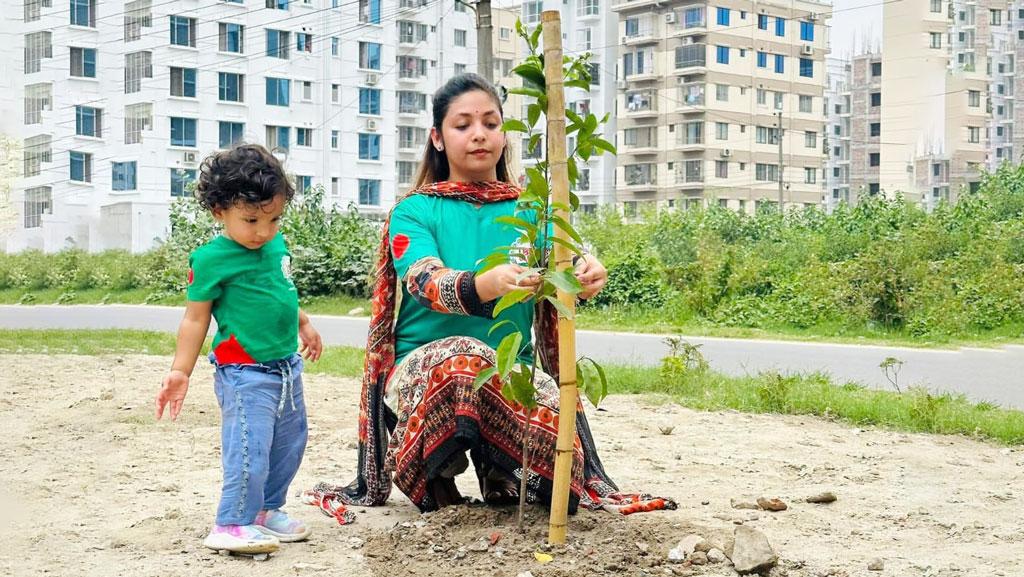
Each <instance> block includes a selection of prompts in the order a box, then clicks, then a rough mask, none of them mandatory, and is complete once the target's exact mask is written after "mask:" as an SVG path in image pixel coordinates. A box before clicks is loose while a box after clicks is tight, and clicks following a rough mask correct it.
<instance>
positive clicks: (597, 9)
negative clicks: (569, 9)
mask: <svg viewBox="0 0 1024 577" xmlns="http://www.w3.org/2000/svg"><path fill="white" fill-rule="evenodd" d="M600 13H601V2H600V1H599V0H579V2H578V3H577V5H576V15H577V16H597V15H599V14H600Z"/></svg>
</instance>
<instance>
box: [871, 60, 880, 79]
mask: <svg viewBox="0 0 1024 577" xmlns="http://www.w3.org/2000/svg"><path fill="white" fill-rule="evenodd" d="M881 75H882V63H881V62H872V63H871V77H872V78H878V77H879V76H881Z"/></svg>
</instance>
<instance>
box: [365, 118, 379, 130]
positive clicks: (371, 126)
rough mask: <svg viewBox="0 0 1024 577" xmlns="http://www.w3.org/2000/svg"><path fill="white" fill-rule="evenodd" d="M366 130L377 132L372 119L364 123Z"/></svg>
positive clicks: (374, 121)
mask: <svg viewBox="0 0 1024 577" xmlns="http://www.w3.org/2000/svg"><path fill="white" fill-rule="evenodd" d="M366 129H367V130H374V131H375V130H377V121H376V120H374V119H373V118H371V119H369V120H367V121H366Z"/></svg>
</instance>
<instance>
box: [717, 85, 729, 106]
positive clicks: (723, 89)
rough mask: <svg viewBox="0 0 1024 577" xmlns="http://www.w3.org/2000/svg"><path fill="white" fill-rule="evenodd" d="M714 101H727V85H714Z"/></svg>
mask: <svg viewBox="0 0 1024 577" xmlns="http://www.w3.org/2000/svg"><path fill="white" fill-rule="evenodd" d="M715 99H716V100H718V101H719V102H728V101H729V85H728V84H716V85H715Z"/></svg>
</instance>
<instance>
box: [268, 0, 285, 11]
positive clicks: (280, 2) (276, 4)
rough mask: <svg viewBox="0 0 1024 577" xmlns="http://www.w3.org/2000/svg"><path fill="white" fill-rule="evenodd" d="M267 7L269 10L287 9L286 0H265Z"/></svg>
mask: <svg viewBox="0 0 1024 577" xmlns="http://www.w3.org/2000/svg"><path fill="white" fill-rule="evenodd" d="M267 8H268V9H270V10H287V9H288V0H267Z"/></svg>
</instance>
